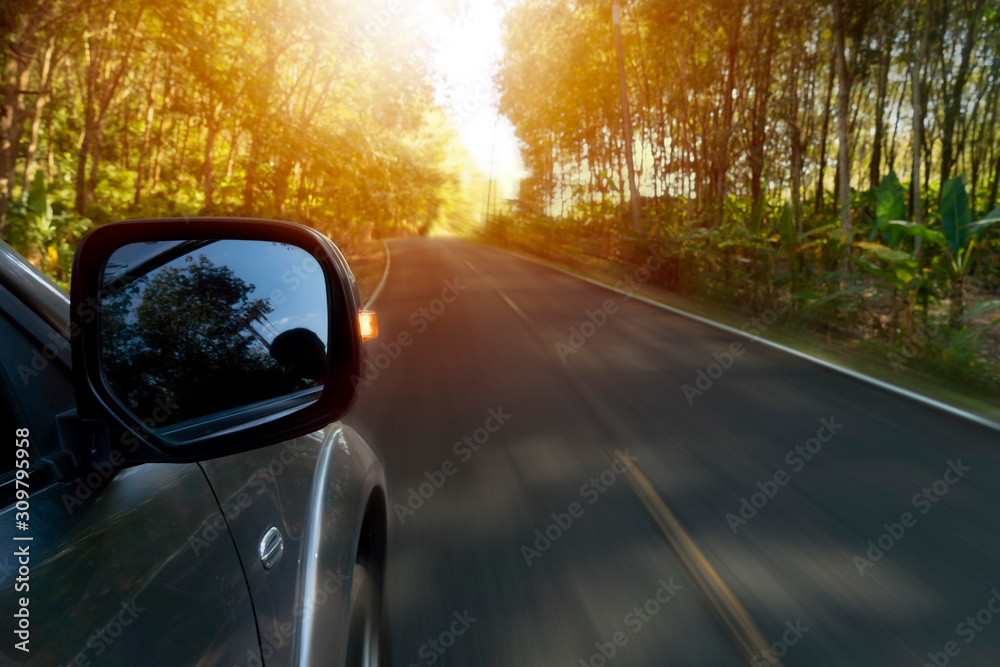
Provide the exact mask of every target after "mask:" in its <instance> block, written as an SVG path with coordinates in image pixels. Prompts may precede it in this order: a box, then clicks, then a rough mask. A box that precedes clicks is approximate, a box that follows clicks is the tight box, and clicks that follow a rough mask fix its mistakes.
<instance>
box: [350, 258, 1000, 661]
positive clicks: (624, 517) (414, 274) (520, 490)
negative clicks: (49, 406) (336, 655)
mask: <svg viewBox="0 0 1000 667" xmlns="http://www.w3.org/2000/svg"><path fill="white" fill-rule="evenodd" d="M389 249H390V252H391V257H392V259H391V270H390V271H389V273H388V276H387V279H386V281H385V285H384V289H383V290H382V291H381V292H380V294H379V296H378V298H377V300H376V302H375V305H374V308H375V310H376V311H377V312H378V316H379V325H380V336H379V339H378V341H376V342H375V343H374V344H369V351H370V360H371V361H372V364H371V365H369V366H368V367H367V368H366V373H365V377H364V378H363V380H364V382H365V383H366V387H365V390H364V392H363V394H362V396H361V398H360V399H359V402H358V404H357V406H356V407H355V410H354V411H353V412H352V413H351V415H350V417H349V418H348V419H347V420H346V421H347V422H348V423H349V424H351V425H352V426H354V427H355V428H357V429H358V430H359V431H360V432H361V433H362V434H363V435H365V436H366V438H367V439H368V440H369V442H370V443H372V444H373V446H374V447H375V448H376V449H378V450H379V451H380V453H381V455H382V457H383V461H384V463H385V465H386V471H387V477H388V483H389V487H390V496H391V497H390V504H391V505H392V508H393V509H392V510H391V511H390V515H391V516H390V520H391V524H390V563H389V576H388V581H387V585H388V595H389V605H390V616H391V620H392V624H393V639H394V642H393V643H394V651H395V664H397V665H482V666H487V665H558V664H564V665H574V666H575V665H592V666H594V667H599V666H600V665H604V664H608V665H611V664H614V665H651V666H652V665H664V664H671V665H740V664H747V663H748V662H751V663H753V661H754V658H755V657H756V660H757V664H761V665H764V664H768V665H771V664H777V663H778V662H779V661H780V662H781V664H784V665H845V664H846V665H923V664H925V663H926V664H937V665H939V666H940V665H944V664H952V665H994V664H1000V561H998V559H997V554H1000V518H998V509H1000V484H998V483H997V482H998V481H1000V475H998V473H1000V460H998V457H997V455H996V450H997V446H998V445H1000V437H998V435H997V433H996V432H995V431H991V430H989V429H987V428H985V427H983V426H981V425H979V424H975V423H972V422H969V421H965V420H962V419H960V418H958V417H955V416H953V415H948V414H945V413H942V412H940V411H937V410H934V409H932V408H929V407H927V406H924V405H921V404H918V403H915V402H913V401H910V400H908V399H906V398H905V397H902V396H898V395H895V394H892V393H891V392H887V391H885V390H883V389H880V388H878V387H875V386H872V385H869V384H866V383H864V382H861V381H859V380H857V379H854V378H851V377H848V376H845V375H842V374H839V373H837V372H835V371H832V370H830V369H827V368H823V367H821V366H818V365H816V364H813V363H810V362H809V361H807V360H805V359H802V358H798V357H795V356H792V355H789V354H786V353H783V352H781V351H779V350H775V349H771V348H768V347H766V346H764V345H760V344H756V343H754V342H753V341H749V340H746V339H740V338H739V337H736V336H734V335H733V334H731V333H727V332H725V331H721V330H719V329H717V328H714V327H711V326H709V325H706V324H703V323H700V322H696V321H693V320H691V319H688V318H685V317H682V316H679V315H676V314H674V313H670V312H667V311H665V310H663V309H659V308H656V307H655V306H651V305H649V304H646V303H642V302H639V301H637V300H632V299H628V298H627V297H625V296H623V295H621V294H616V293H614V292H611V291H608V290H606V289H602V288H600V287H598V286H595V285H593V284H590V283H588V282H585V281H582V280H579V279H576V278H573V277H571V276H568V275H566V274H564V273H561V272H559V271H556V270H553V269H550V268H547V267H544V266H541V265H539V264H536V263H534V262H530V261H527V260H524V259H521V258H518V257H516V256H513V255H511V254H509V253H505V252H502V251H499V250H495V249H491V248H487V247H483V246H478V245H473V244H467V243H463V242H460V241H456V240H426V239H414V240H405V241H393V242H391V243H390V244H389ZM650 266H655V263H651V264H650ZM642 277H643V276H642V275H638V274H637V279H638V280H641V279H642ZM781 309H782V304H781V303H780V302H778V303H775V304H772V305H771V308H769V309H764V310H763V311H761V313H759V314H756V315H755V316H754V317H757V318H758V322H759V323H764V324H765V326H766V322H768V321H769V320H770V321H773V320H771V318H772V317H774V316H780V315H779V314H778V313H780V311H781ZM750 319H751V318H748V321H749V320H750ZM615 450H617V451H618V452H620V453H621V455H619V456H618V457H617V458H612V453H613V452H614V451H615ZM626 461H627V463H626ZM640 478H641V479H643V480H645V486H644V487H643V486H641V485H639V483H637V481H636V480H637V479H640ZM643 489H645V491H646V492H648V493H649V494H652V497H653V500H650V497H644V495H643V493H644V492H643ZM657 502H659V503H660V504H662V508H661V511H662V510H665V511H667V512H668V513H669V515H670V516H672V517H673V520H674V521H673V523H670V522H669V521H667V522H666V523H665V522H664V519H663V517H662V516H658V514H657V512H658V510H657V509H656V507H658V505H657ZM672 530H673V531H676V532H675V534H673V535H671V534H670V531H672ZM685 545H687V547H685ZM686 548H690V549H691V550H692V551H691V553H693V554H694V556H692V555H691V553H685V549H686ZM706 571H707V572H710V573H712V575H711V576H708V579H709V580H711V581H715V583H714V584H711V585H712V586H714V585H717V586H718V587H719V589H718V591H721V592H718V591H717V592H713V590H714V589H712V588H711V586H709V588H706V584H705V581H704V576H707V575H704V572H706ZM729 598H731V599H729ZM720 600H721V601H720ZM994 609H995V610H996V611H993V610H994ZM734 610H735V611H734ZM727 613H735V614H737V616H738V614H740V613H742V614H745V615H746V617H747V619H746V620H747V623H748V624H749V625H748V626H747V628H745V629H743V630H741V629H740V628H738V627H737V628H734V627H733V622H732V621H731V620H730V621H727V616H726V614H727ZM994 617H997V618H996V622H995V623H994V622H993V620H994ZM737 625H739V623H737ZM754 633H756V635H755V634H754ZM754 636H755V637H756V638H757V639H756V640H754V639H753V637H754ZM747 637H750V639H747ZM748 646H750V648H749V649H748ZM762 648H763V651H762ZM755 651H756V652H757V653H756V655H754V654H753V653H754V652H755ZM765 651H766V652H765Z"/></svg>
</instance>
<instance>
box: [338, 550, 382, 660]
mask: <svg viewBox="0 0 1000 667" xmlns="http://www.w3.org/2000/svg"><path fill="white" fill-rule="evenodd" d="M387 619H388V617H387V614H386V613H385V608H384V605H383V595H382V589H381V587H380V586H378V585H377V584H376V582H375V580H374V579H373V578H372V576H371V574H370V573H369V572H368V569H367V568H365V566H364V565H362V564H361V563H356V564H355V565H354V574H353V576H352V577H351V620H350V625H349V627H348V635H347V660H346V662H345V664H346V665H347V667H392V642H391V640H390V638H389V624H388V622H387Z"/></svg>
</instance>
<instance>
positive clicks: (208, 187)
mask: <svg viewBox="0 0 1000 667" xmlns="http://www.w3.org/2000/svg"><path fill="white" fill-rule="evenodd" d="M206 129H207V131H208V135H207V136H206V137H205V162H204V163H203V164H202V167H201V180H202V184H203V186H204V191H205V208H208V209H210V208H212V207H213V206H214V205H215V202H214V200H213V199H212V195H213V192H214V188H215V182H214V180H213V178H212V176H213V166H214V164H215V137H216V135H217V134H218V133H219V127H218V121H216V120H215V119H214V118H213V119H211V121H210V122H209V123H208V124H207V128H206Z"/></svg>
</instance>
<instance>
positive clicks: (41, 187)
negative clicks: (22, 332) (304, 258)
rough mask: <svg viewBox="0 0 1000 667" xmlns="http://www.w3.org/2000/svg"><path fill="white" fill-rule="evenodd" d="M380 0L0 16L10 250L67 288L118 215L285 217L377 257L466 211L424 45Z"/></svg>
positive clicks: (239, 2)
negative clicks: (388, 244) (399, 240)
mask: <svg viewBox="0 0 1000 667" xmlns="http://www.w3.org/2000/svg"><path fill="white" fill-rule="evenodd" d="M389 4H391V5H392V9H393V11H390V7H389V5H387V4H386V3H379V2H360V3H358V2H355V3H349V2H341V1H339V0H291V1H288V0H223V1H221V2H209V3H205V2H200V1H198V2H196V1H194V0H164V1H162V2H150V1H149V0H122V1H116V2H97V1H91V0H63V1H59V0H27V1H23V0H22V1H18V2H10V3H3V5H2V9H0V29H2V36H3V40H4V43H3V46H2V52H0V66H2V69H3V80H2V89H3V90H2V100H3V101H2V104H3V114H2V116H0V239H3V240H4V241H6V242H7V243H9V244H11V245H12V246H13V247H14V248H15V249H16V250H18V251H19V252H21V253H22V254H23V255H25V256H26V257H27V258H28V259H29V260H30V261H31V262H32V263H34V264H35V265H36V266H38V267H39V268H41V269H42V270H43V271H45V272H47V273H48V274H49V275H51V276H53V277H54V278H55V279H56V280H57V281H58V282H60V283H61V284H63V285H66V284H67V283H68V280H69V269H70V265H71V262H72V257H73V251H74V249H75V247H76V243H77V241H78V240H79V238H80V236H81V235H82V234H83V233H85V232H86V231H87V230H88V229H90V228H91V227H92V226H94V225H99V224H103V223H105V222H109V221H112V220H119V219H124V218H138V217H156V216H182V215H246V216H255V217H277V218H281V219H287V220H295V221H300V222H304V223H306V224H309V225H311V226H313V227H315V228H317V229H319V230H320V231H323V232H325V233H327V234H328V235H329V236H330V237H331V238H332V239H333V240H334V241H335V242H337V243H338V244H339V245H340V246H341V247H342V249H343V250H345V252H347V253H348V254H364V253H366V252H367V251H368V250H369V249H371V248H373V247H374V248H378V253H379V256H381V248H380V246H381V244H380V243H376V244H374V245H372V244H371V243H370V242H371V240H378V239H380V238H384V237H387V236H393V235H401V234H415V233H426V232H427V231H428V230H429V229H430V228H431V227H432V226H434V225H435V224H436V223H437V222H439V221H440V220H443V219H445V218H452V217H454V216H455V215H456V211H457V212H458V214H461V211H462V210H464V209H463V207H466V203H465V201H464V194H463V192H462V188H463V182H462V173H463V171H465V170H466V169H467V165H466V163H465V159H464V158H463V157H462V156H463V155H464V153H462V152H461V151H460V150H456V148H457V141H456V138H455V133H454V129H453V128H452V126H451V125H450V124H449V122H448V120H447V118H446V117H445V115H444V112H443V111H442V110H441V109H439V108H437V107H435V106H434V104H433V87H432V82H431V78H430V69H429V66H428V53H429V48H428V45H427V44H426V43H425V42H424V38H423V37H422V32H421V30H419V29H418V26H415V24H414V21H415V18H414V15H413V14H412V13H407V11H405V8H402V7H401V5H398V4H396V3H389ZM373 271H374V269H373ZM379 271H380V269H379ZM376 273H377V271H376Z"/></svg>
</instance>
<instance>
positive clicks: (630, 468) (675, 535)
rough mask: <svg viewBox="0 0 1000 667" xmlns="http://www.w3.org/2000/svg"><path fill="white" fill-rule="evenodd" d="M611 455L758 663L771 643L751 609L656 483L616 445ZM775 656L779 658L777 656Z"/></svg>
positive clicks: (728, 629)
mask: <svg viewBox="0 0 1000 667" xmlns="http://www.w3.org/2000/svg"><path fill="white" fill-rule="evenodd" d="M612 459H617V460H618V461H620V462H621V463H622V464H624V465H625V466H626V467H627V469H626V471H625V479H626V481H627V482H628V483H629V486H631V487H632V491H633V492H635V495H636V496H638V498H639V500H640V501H641V502H642V504H643V505H645V507H646V510H647V511H648V512H649V514H650V516H652V517H653V521H655V522H656V525H657V526H659V527H660V530H661V531H662V532H663V534H664V535H665V536H666V538H667V541H668V542H669V543H670V546H672V547H673V548H674V551H675V552H676V553H677V555H678V557H679V558H680V559H681V562H682V563H683V564H684V567H685V569H687V571H688V573H690V575H691V577H692V578H693V579H694V581H695V583H696V584H698V588H700V589H701V590H702V592H703V593H704V594H705V598H706V599H707V600H708V604H709V605H710V606H711V607H712V611H714V612H715V615H716V616H717V617H718V618H719V621H720V622H721V623H722V627H723V628H724V629H725V630H726V632H728V633H729V636H730V637H731V638H732V640H733V642H734V643H735V644H736V647H737V648H738V649H739V651H740V652H741V653H742V654H743V657H744V658H746V660H747V662H748V663H749V664H751V665H753V664H756V662H754V659H755V658H759V657H760V656H762V655H768V656H771V655H773V654H771V653H770V651H769V649H770V646H769V645H768V643H767V640H766V639H764V635H763V634H762V633H761V631H760V630H759V629H758V628H757V625H756V623H754V621H753V618H751V616H750V612H748V611H747V610H746V608H745V607H744V606H743V605H742V604H741V603H740V601H739V600H738V599H737V598H736V595H735V594H734V593H733V591H732V589H730V588H729V586H727V585H726V582H725V581H723V579H722V577H721V576H720V575H719V573H718V571H716V569H715V568H714V567H712V564H711V563H710V562H709V560H708V558H706V557H705V554H703V553H702V552H701V550H700V549H699V548H698V545H697V544H695V542H694V540H693V539H691V536H690V535H688V533H687V531H686V530H684V527H683V526H682V525H681V522H680V521H678V520H677V517H676V516H674V513H673V512H671V511H670V508H669V507H667V504H666V503H665V502H664V501H663V499H662V498H661V497H660V495H659V494H658V493H657V492H656V488H655V487H654V486H653V484H652V483H651V482H650V481H649V479H647V478H646V476H645V475H644V474H643V473H642V471H641V470H639V467H638V465H636V463H635V462H634V461H630V460H629V459H628V457H626V456H625V455H624V454H622V453H621V451H619V450H617V449H616V450H614V452H613V453H612ZM765 651H768V653H764V652H765ZM774 659H775V660H777V658H774ZM771 664H772V665H776V666H777V667H780V665H781V663H780V661H779V662H772V663H771Z"/></svg>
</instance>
